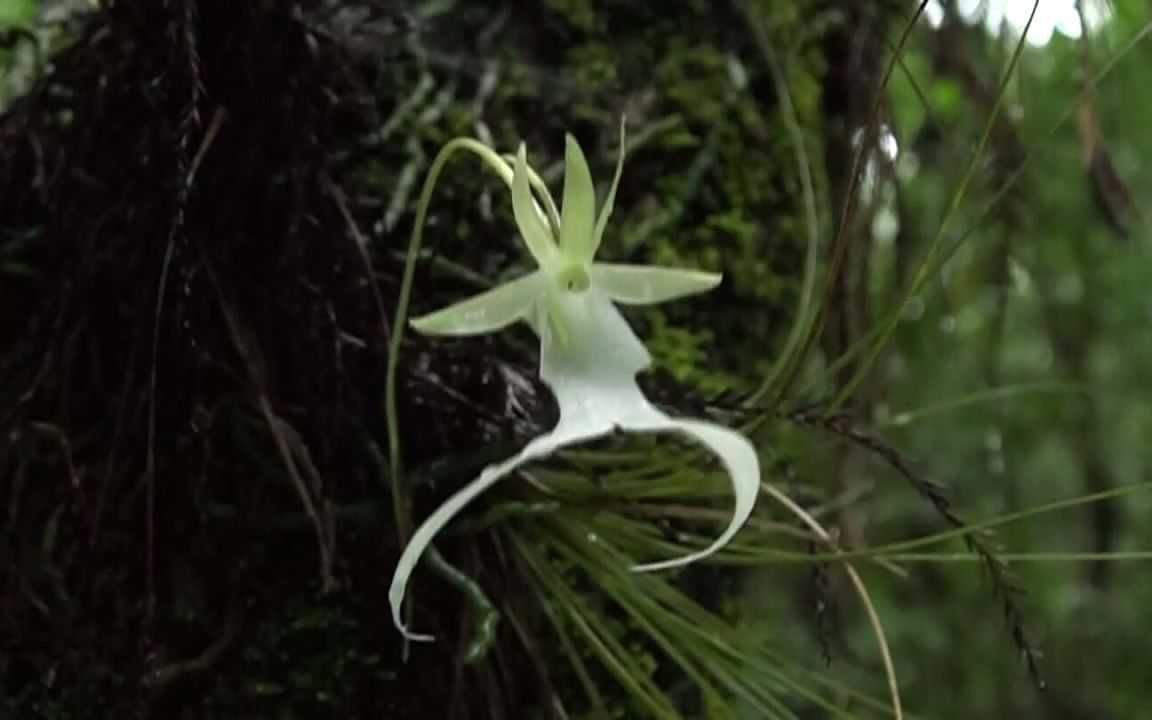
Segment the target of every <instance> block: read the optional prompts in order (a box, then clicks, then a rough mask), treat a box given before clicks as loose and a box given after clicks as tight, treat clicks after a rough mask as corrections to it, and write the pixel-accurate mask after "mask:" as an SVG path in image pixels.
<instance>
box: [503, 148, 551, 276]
mask: <svg viewBox="0 0 1152 720" xmlns="http://www.w3.org/2000/svg"><path fill="white" fill-rule="evenodd" d="M528 176H529V173H528V150H527V149H526V148H525V147H524V143H520V149H519V150H518V151H517V153H516V165H515V167H514V172H513V174H512V213H513V215H515V216H516V227H518V228H519V229H520V234H521V235H523V236H524V243H525V244H526V245H527V246H528V252H530V253H532V257H533V258H535V259H536V262H537V263H538V264H539V265H540V267H542V268H553V267H555V265H556V264H557V255H558V250H557V247H556V243H555V241H554V239H553V237H552V232H551V231H550V230H549V229H548V226H547V225H546V224H545V223H544V220H543V219H542V218H541V217H540V213H539V210H538V207H537V205H536V201H535V199H534V198H533V197H532V188H531V187H530V185H529V179H528Z"/></svg>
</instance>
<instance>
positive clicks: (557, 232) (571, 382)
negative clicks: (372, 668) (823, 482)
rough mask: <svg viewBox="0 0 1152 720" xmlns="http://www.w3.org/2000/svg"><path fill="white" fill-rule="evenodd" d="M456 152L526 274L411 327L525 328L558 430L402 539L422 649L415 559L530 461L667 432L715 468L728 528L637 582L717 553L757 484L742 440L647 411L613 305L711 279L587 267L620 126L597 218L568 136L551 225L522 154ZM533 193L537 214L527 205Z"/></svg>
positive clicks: (396, 607)
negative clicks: (528, 260) (464, 156)
mask: <svg viewBox="0 0 1152 720" xmlns="http://www.w3.org/2000/svg"><path fill="white" fill-rule="evenodd" d="M455 142H457V143H459V145H460V146H461V147H462V148H464V149H468V150H471V151H473V152H475V153H476V154H478V155H480V157H481V158H482V159H484V160H485V162H487V164H489V165H490V166H492V167H493V168H494V169H495V170H496V171H497V172H498V173H499V174H500V175H501V176H502V177H503V178H504V180H505V181H506V182H508V184H509V185H510V186H511V191H512V208H513V212H514V214H515V218H516V225H517V227H518V229H519V231H520V234H521V236H522V237H523V238H524V242H525V244H526V245H527V247H528V251H529V252H530V253H531V255H532V257H533V259H535V261H536V264H537V268H536V269H535V270H533V271H532V272H530V273H528V274H527V275H524V276H523V277H520V278H517V279H515V280H512V281H510V282H507V283H505V284H503V285H501V286H499V287H497V288H495V289H493V290H490V291H488V292H485V293H482V294H480V295H477V296H475V297H472V298H469V299H467V300H464V301H461V302H459V303H456V304H454V305H451V306H449V307H447V308H444V309H442V310H439V311H436V312H433V313H431V314H428V315H425V316H423V317H420V318H416V319H414V320H413V321H412V327H414V328H415V329H416V330H417V331H419V332H422V333H426V334H430V335H454V336H465V335H479V334H482V333H489V332H494V331H496V330H499V329H501V328H504V327H506V326H508V325H511V324H512V323H515V322H517V321H520V320H523V321H525V322H527V323H528V324H529V325H530V326H531V327H532V329H533V330H534V331H535V332H536V334H537V335H539V337H540V377H541V379H542V380H543V381H544V382H545V383H546V384H547V385H548V386H549V388H551V390H552V392H553V394H555V396H556V400H557V402H558V404H559V408H560V419H559V421H558V422H557V424H556V426H555V427H554V428H552V430H551V431H550V432H547V433H545V434H543V435H540V436H539V437H537V438H535V439H533V440H532V441H531V442H529V443H528V444H527V445H526V446H525V447H524V448H523V449H522V450H521V451H520V452H519V453H517V454H516V455H514V456H512V457H510V458H508V459H507V460H504V461H502V462H499V463H495V464H493V465H489V466H488V467H486V468H484V470H483V471H482V472H481V473H480V475H479V477H477V478H476V479H475V480H473V481H472V482H470V483H469V484H467V485H465V486H464V487H463V488H461V489H460V490H459V491H457V492H456V493H455V494H454V495H452V496H451V497H450V498H448V499H447V500H446V501H445V502H444V503H443V504H442V505H441V506H440V507H439V508H438V509H437V510H436V511H435V512H433V513H432V514H431V515H430V516H428V518H427V519H426V520H425V521H424V523H423V524H422V525H421V526H420V527H419V528H418V529H417V530H416V532H415V533H414V534H413V535H412V537H411V539H410V540H409V542H408V544H407V546H406V547H405V548H404V551H403V553H402V554H401V556H400V560H399V562H398V563H397V566H396V570H395V574H394V575H393V578H392V585H391V588H390V589H389V593H388V599H389V602H390V603H391V606H392V618H393V621H394V622H395V623H396V627H397V628H399V629H400V631H401V632H402V633H403V634H404V635H405V636H406V637H407V638H409V639H411V640H431V639H432V638H431V637H430V636H427V635H417V634H413V633H410V632H409V631H408V630H407V628H405V627H404V624H403V621H402V617H401V605H402V603H403V600H404V594H405V589H406V588H407V585H408V580H409V578H410V576H411V574H412V570H413V568H414V567H415V565H416V563H417V561H418V560H419V559H420V556H421V555H422V554H423V553H424V551H425V550H426V549H427V547H428V545H429V543H431V542H432V540H433V538H434V537H435V536H436V535H437V533H439V532H440V530H441V529H442V528H443V527H444V526H445V525H447V524H448V523H449V522H450V521H451V519H452V518H453V517H454V516H455V515H456V514H457V513H459V512H460V511H461V510H462V509H463V508H464V507H465V506H466V505H467V504H468V503H470V502H471V501H472V500H473V499H475V498H476V497H477V496H478V495H480V494H481V493H483V492H484V491H486V490H487V489H488V488H490V487H492V485H494V484H495V483H496V482H497V481H499V480H500V479H502V478H504V477H506V476H508V475H509V474H510V473H512V472H513V471H515V470H516V469H517V468H519V467H520V466H522V465H524V464H525V463H527V462H529V461H532V460H539V459H541V458H544V457H546V456H548V455H550V454H552V453H554V452H555V451H556V450H558V449H560V448H564V447H567V446H570V445H574V444H576V443H581V442H584V441H587V440H592V439H595V438H599V437H603V436H606V435H608V434H610V433H612V432H613V431H614V430H616V429H620V430H623V431H629V432H668V433H678V434H681V435H685V436H688V437H690V438H692V439H694V440H696V441H697V442H699V443H701V444H703V445H704V446H705V447H707V448H708V449H709V450H711V451H712V452H713V453H714V454H715V455H716V456H717V457H719V458H720V460H721V462H722V464H723V466H724V468H725V470H726V471H727V473H728V475H729V476H730V477H731V480H732V486H733V489H734V491H735V509H734V510H733V513H732V519H731V521H730V522H729V524H728V527H727V528H726V529H725V530H724V532H723V533H721V534H720V536H719V537H718V538H717V539H716V540H715V541H714V542H713V543H712V544H711V545H709V546H708V547H707V548H704V549H703V550H700V551H698V552H693V553H690V554H687V555H684V556H682V557H679V558H675V559H671V560H663V561H660V562H651V563H647V564H642V565H637V566H635V567H634V568H633V569H634V570H637V571H649V570H660V569H665V568H672V567H677V566H681V565H687V564H689V563H692V562H695V561H697V560H700V559H702V558H705V557H707V556H709V555H711V554H712V553H714V552H716V551H717V550H719V549H720V548H721V547H723V546H724V545H726V544H727V543H728V542H729V541H730V540H731V539H732V537H733V536H734V535H735V534H736V533H737V531H738V530H739V529H740V528H741V526H743V524H744V523H745V521H746V520H747V519H748V516H749V515H750V514H751V512H752V508H753V505H754V504H755V501H756V495H757V492H758V488H759V482H760V465H759V460H758V459H757V456H756V452H755V450H754V448H753V447H752V444H751V443H750V442H749V441H748V439H747V438H745V437H744V436H743V435H741V434H739V433H737V432H734V431H733V430H730V429H728V428H725V427H722V426H719V425H716V424H714V423H710V422H706V421H703V420H696V419H680V418H673V417H670V416H668V415H667V414H665V413H664V412H662V411H660V410H659V409H657V408H656V407H655V406H654V405H653V404H652V403H651V402H649V401H648V399H647V398H646V397H645V396H644V394H643V392H641V390H640V387H639V386H638V385H637V383H636V374H637V373H639V372H640V371H641V370H645V369H647V368H648V367H649V365H650V364H651V361H652V358H651V356H650V355H649V354H648V350H647V348H645V346H644V344H643V343H642V342H641V341H640V339H639V338H638V337H637V336H636V334H635V332H633V330H632V328H631V327H630V326H629V325H628V323H627V321H625V319H624V317H623V316H622V315H621V314H620V311H619V310H618V309H617V308H616V304H617V303H618V304H622V305H651V304H654V303H659V302H664V301H667V300H674V299H676V298H681V297H685V296H688V295H694V294H697V293H702V292H705V291H708V290H711V289H712V288H714V287H716V285H718V284H719V283H720V279H721V277H720V275H717V274H712V273H705V272H698V271H694V270H684V269H678V268H667V267H656V266H648V265H621V264H612V263H599V262H595V261H594V257H595V255H596V250H597V249H598V248H599V246H600V242H601V239H602V238H603V235H604V228H605V226H606V225H607V223H608V218H609V217H610V216H611V214H612V204H613V200H614V197H615V194H616V188H617V186H618V184H619V182H620V174H621V171H622V170H623V166H624V128H623V124H622V125H621V130H620V157H619V160H618V162H617V165H616V173H615V176H614V177H613V179H612V185H611V188H610V189H609V191H608V196H607V199H606V200H605V202H604V206H603V207H602V208H601V209H600V212H599V214H597V212H596V197H595V189H594V187H593V183H592V176H591V173H590V172H589V169H588V163H587V160H586V159H585V157H584V153H583V152H582V151H581V149H580V146H579V145H578V144H577V143H576V141H575V140H574V139H573V138H572V137H571V136H568V137H567V138H566V148H565V158H564V160H565V173H564V193H563V205H562V210H561V213H560V214H559V217H557V212H556V204H555V202H554V201H553V199H552V198H551V196H550V195H549V194H548V189H547V187H545V186H544V183H543V182H542V181H541V180H540V179H539V176H538V174H537V173H536V172H535V171H533V170H532V169H531V168H530V167H529V165H528V161H527V156H526V150H525V147H524V144H523V143H521V145H520V148H519V151H518V152H517V154H516V156H515V158H513V159H511V160H509V159H508V158H506V157H502V156H500V155H498V154H497V153H495V152H493V151H492V150H491V149H490V148H488V147H486V146H484V145H482V144H480V143H477V142H475V141H472V140H458V141H455ZM445 150H446V151H447V150H448V148H447V147H446V148H445ZM442 155H444V153H442ZM437 167H438V166H437ZM533 189H535V190H536V191H537V193H538V195H539V196H540V201H541V202H542V203H543V207H542V206H541V204H540V203H538V202H537V201H536V198H534V197H533V194H532V191H533Z"/></svg>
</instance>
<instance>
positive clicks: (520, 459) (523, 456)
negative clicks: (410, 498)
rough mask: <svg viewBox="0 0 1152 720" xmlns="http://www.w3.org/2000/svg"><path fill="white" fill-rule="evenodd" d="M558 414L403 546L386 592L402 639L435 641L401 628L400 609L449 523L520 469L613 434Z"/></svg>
mask: <svg viewBox="0 0 1152 720" xmlns="http://www.w3.org/2000/svg"><path fill="white" fill-rule="evenodd" d="M561 412H562V414H561V420H560V422H559V423H558V424H557V425H556V427H555V428H553V430H552V432H550V433H547V434H545V435H541V436H539V437H537V438H535V439H534V440H532V442H530V443H528V444H527V445H525V446H524V449H523V450H521V451H520V452H519V453H517V454H516V455H513V456H512V457H511V458H509V459H507V460H505V461H503V462H499V463H495V464H493V465H489V466H488V467H486V468H484V470H483V471H482V472H481V473H480V475H479V477H477V478H476V479H475V480H473V481H472V482H470V483H468V484H467V485H465V486H464V487H463V488H461V489H460V490H458V491H457V492H456V494H454V495H452V497H450V498H448V499H447V500H445V501H444V503H443V504H442V505H440V507H438V508H436V511H435V512H433V513H432V514H431V515H429V516H428V518H427V519H425V520H424V522H423V523H421V525H420V527H419V528H417V530H416V532H415V533H414V534H413V535H412V538H411V539H410V540H409V541H408V544H407V545H405V546H404V552H403V553H402V554H401V555H400V560H399V561H398V562H397V563H396V570H395V572H394V573H393V575H392V585H391V587H389V589H388V602H389V604H390V605H391V606H392V622H393V623H395V624H396V628H397V629H399V630H400V632H401V633H403V635H404V637H406V638H408V639H409V640H413V641H416V642H428V641H431V640H433V639H434V638H433V637H432V636H431V635H420V634H416V633H412V632H410V631H409V630H408V629H407V628H406V627H405V626H404V622H403V616H402V614H401V609H402V606H403V603H404V594H405V592H406V591H407V588H408V581H409V579H411V577H412V571H413V569H414V568H415V567H416V563H417V562H418V561H419V560H420V557H421V556H422V555H423V554H424V551H425V550H427V549H428V545H429V544H431V542H432V540H433V538H435V537H436V535H437V534H438V533H439V532H440V531H441V530H442V529H444V527H445V526H446V525H447V524H448V523H449V522H451V521H452V518H454V517H455V516H456V514H457V513H459V512H460V511H461V510H463V509H464V508H465V507H466V506H467V505H468V504H469V503H470V502H472V501H473V500H475V499H476V498H477V497H478V496H479V495H480V494H482V493H483V492H484V491H486V490H487V489H488V488H490V487H492V486H493V485H495V484H496V483H497V482H498V481H499V480H501V479H502V478H504V477H507V476H508V475H509V474H510V473H512V472H513V471H515V470H516V469H517V468H519V467H520V466H521V465H524V464H525V463H527V462H530V461H532V460H537V459H540V458H543V457H546V456H547V455H550V454H552V453H553V452H555V451H556V450H557V449H559V448H562V447H564V446H566V445H572V444H575V443H578V442H583V441H585V440H591V439H592V438H595V437H600V436H603V435H607V434H608V433H610V432H611V431H612V425H611V424H605V423H597V422H594V421H593V418H592V417H591V416H588V415H582V414H580V413H577V414H572V413H569V414H568V415H567V416H565V415H564V414H563V411H561Z"/></svg>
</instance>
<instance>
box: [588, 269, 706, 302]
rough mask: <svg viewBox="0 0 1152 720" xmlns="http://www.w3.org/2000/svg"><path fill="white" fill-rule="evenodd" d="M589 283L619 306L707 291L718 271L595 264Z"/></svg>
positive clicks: (660, 300)
mask: <svg viewBox="0 0 1152 720" xmlns="http://www.w3.org/2000/svg"><path fill="white" fill-rule="evenodd" d="M589 274H590V275H591V278H592V282H593V284H595V285H597V286H598V287H599V288H600V289H601V290H603V291H604V293H605V294H606V295H607V296H608V297H610V298H612V299H613V300H615V301H616V302H618V303H621V304H623V305H654V304H656V303H662V302H666V301H668V300H675V299H677V298H682V297H686V296H688V295H696V294H699V293H702V292H707V291H709V290H711V289H712V288H714V287H716V286H717V285H719V284H720V281H721V279H723V276H722V275H720V274H719V273H708V272H701V271H699V270H684V269H680V268H668V267H657V266H653V265H620V264H616V263H595V264H593V265H592V268H591V270H590V272H589Z"/></svg>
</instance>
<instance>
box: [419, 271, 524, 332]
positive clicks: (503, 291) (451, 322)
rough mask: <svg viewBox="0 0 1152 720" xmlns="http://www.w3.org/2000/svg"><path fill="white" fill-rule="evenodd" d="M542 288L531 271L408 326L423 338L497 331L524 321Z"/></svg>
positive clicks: (432, 313)
mask: <svg viewBox="0 0 1152 720" xmlns="http://www.w3.org/2000/svg"><path fill="white" fill-rule="evenodd" d="M543 287H544V278H543V276H542V275H541V274H540V272H539V271H535V272H532V273H529V274H528V275H525V276H523V277H519V278H517V279H515V280H512V281H510V282H507V283H504V284H503V285H500V286H499V287H496V288H493V289H492V290H489V291H487V292H483V293H480V294H479V295H474V296H473V297H470V298H468V299H467V300H461V301H460V302H458V303H454V304H452V305H449V306H448V307H446V308H442V309H440V310H437V311H435V312H431V313H428V314H427V315H423V316H421V317H418V318H415V319H413V320H412V327H413V328H415V329H416V330H418V331H419V332H422V333H424V334H426V335H456V336H459V335H481V334H483V333H489V332H492V331H494V330H499V329H500V328H503V327H506V326H508V325H511V324H512V323H514V322H516V321H517V320H521V319H523V318H525V317H526V316H527V314H528V313H529V311H530V310H531V309H532V307H533V305H534V304H535V303H536V301H537V299H538V298H539V297H540V296H541V295H542V293H543Z"/></svg>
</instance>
